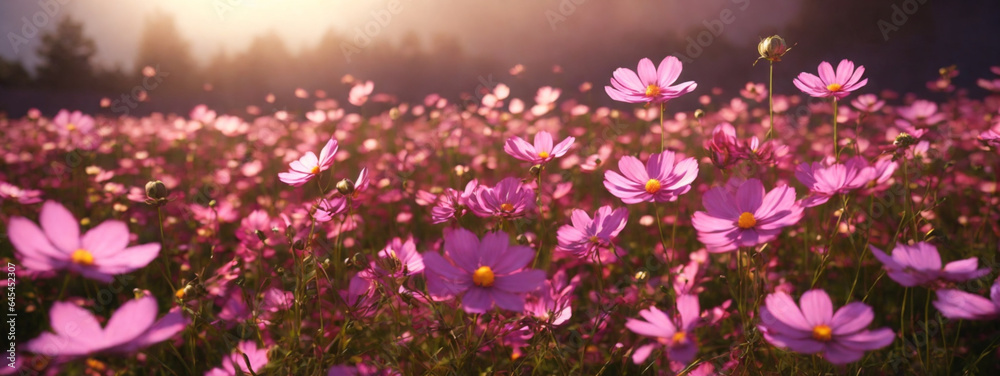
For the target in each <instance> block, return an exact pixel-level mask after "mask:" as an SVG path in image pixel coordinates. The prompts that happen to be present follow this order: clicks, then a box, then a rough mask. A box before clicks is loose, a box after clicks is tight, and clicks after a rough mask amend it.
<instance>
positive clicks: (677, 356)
mask: <svg viewBox="0 0 1000 376" xmlns="http://www.w3.org/2000/svg"><path fill="white" fill-rule="evenodd" d="M677 312H678V313H679V314H680V317H679V320H675V319H671V318H670V316H667V314H666V313H663V311H660V310H659V309H657V308H656V306H650V307H649V309H644V310H642V311H639V316H642V318H643V319H645V321H643V320H638V319H632V318H630V319H627V320H626V321H625V327H626V328H628V329H629V330H631V331H633V332H635V333H637V334H640V335H643V336H647V337H653V338H655V339H656V341H654V342H652V343H648V344H645V345H642V346H639V348H637V349H635V353H633V354H632V361H633V362H635V363H636V364H639V363H642V362H644V361H646V358H648V357H649V354H650V353H652V352H653V350H655V349H656V347H658V346H664V347H666V348H667V357H668V358H670V360H673V361H676V362H680V363H684V364H687V363H690V362H691V361H692V360H694V357H695V355H698V344H697V343H696V342H695V338H694V333H693V331H694V329H695V328H696V327H697V326H698V323H699V321H700V318H701V308H700V306H699V304H698V297H697V296H695V295H681V296H679V297H677Z"/></svg>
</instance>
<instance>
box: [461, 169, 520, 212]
mask: <svg viewBox="0 0 1000 376" xmlns="http://www.w3.org/2000/svg"><path fill="white" fill-rule="evenodd" d="M534 207H535V193H534V192H533V191H532V190H531V189H530V188H527V187H525V186H524V184H521V180H519V179H517V178H505V179H503V180H501V181H500V182H499V183H497V185H496V186H495V187H493V188H489V187H484V186H482V185H480V186H478V187H476V192H475V193H474V194H473V195H472V197H469V210H472V212H473V213H475V214H476V215H477V216H480V217H501V218H516V217H521V216H524V214H525V212H527V211H529V210H531V209H533V208H534Z"/></svg>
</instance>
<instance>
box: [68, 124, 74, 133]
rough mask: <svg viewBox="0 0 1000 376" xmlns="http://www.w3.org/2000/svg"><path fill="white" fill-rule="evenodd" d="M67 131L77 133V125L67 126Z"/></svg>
mask: <svg viewBox="0 0 1000 376" xmlns="http://www.w3.org/2000/svg"><path fill="white" fill-rule="evenodd" d="M66 129H67V130H69V131H70V132H72V131H75V130H76V124H73V123H69V124H66Z"/></svg>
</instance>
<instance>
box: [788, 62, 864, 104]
mask: <svg viewBox="0 0 1000 376" xmlns="http://www.w3.org/2000/svg"><path fill="white" fill-rule="evenodd" d="M863 74H865V67H864V66H863V65H860V66H858V68H857V70H855V69H854V62H852V61H850V60H847V59H844V60H841V61H840V64H837V72H836V73H834V72H833V66H832V65H830V63H828V62H825V61H824V62H822V63H819V77H816V75H814V74H812V73H806V72H802V73H799V77H797V78H796V79H795V80H793V81H792V82H793V83H795V87H797V88H799V90H802V92H803V93H806V94H809V95H811V96H813V97H817V98H828V97H831V96H832V97H835V98H837V99H844V97H846V96H848V95H850V94H851V92H852V91H855V90H858V89H860V88H861V87H863V86H865V85H866V84H868V79H867V78H866V79H864V80H862V79H861V75H863Z"/></svg>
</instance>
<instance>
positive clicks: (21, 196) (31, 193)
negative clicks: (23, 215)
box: [0, 181, 42, 205]
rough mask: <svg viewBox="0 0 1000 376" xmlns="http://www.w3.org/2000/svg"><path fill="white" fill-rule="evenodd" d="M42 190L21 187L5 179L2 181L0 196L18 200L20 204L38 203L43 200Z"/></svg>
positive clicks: (0, 182) (0, 183)
mask: <svg viewBox="0 0 1000 376" xmlns="http://www.w3.org/2000/svg"><path fill="white" fill-rule="evenodd" d="M41 196H42V191H39V190H37V189H21V188H20V187H18V186H16V185H13V184H10V183H8V182H5V181H0V197H2V198H5V199H11V200H14V201H17V202H18V203H19V204H23V205H28V204H37V203H39V202H42V199H41Z"/></svg>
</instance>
